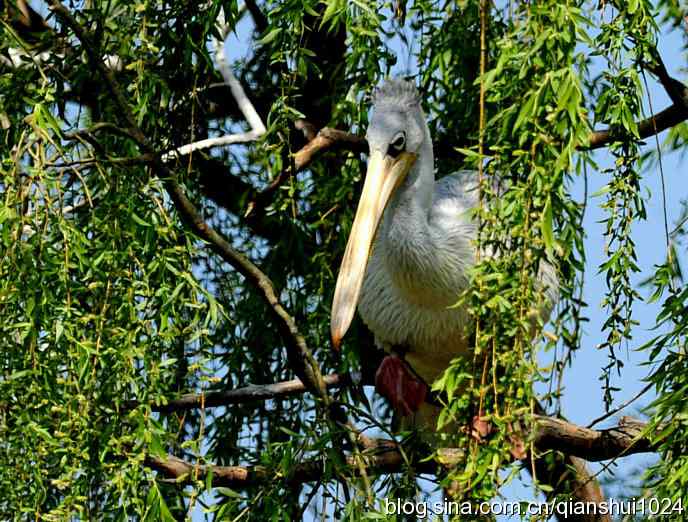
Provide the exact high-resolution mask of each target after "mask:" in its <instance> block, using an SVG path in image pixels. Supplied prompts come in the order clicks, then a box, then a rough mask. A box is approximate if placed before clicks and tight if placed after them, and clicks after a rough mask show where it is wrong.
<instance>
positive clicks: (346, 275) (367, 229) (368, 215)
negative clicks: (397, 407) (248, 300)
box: [330, 151, 416, 349]
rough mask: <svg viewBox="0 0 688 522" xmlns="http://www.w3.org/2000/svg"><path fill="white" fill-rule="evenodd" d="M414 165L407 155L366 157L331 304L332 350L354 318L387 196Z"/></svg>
mask: <svg viewBox="0 0 688 522" xmlns="http://www.w3.org/2000/svg"><path fill="white" fill-rule="evenodd" d="M415 162H416V155H415V154H413V153H410V152H402V153H401V154H399V155H398V156H397V157H396V158H392V157H391V156H389V155H384V154H383V153H381V152H379V151H373V152H372V153H371V155H370V159H369V160H368V171H367V172H366V178H365V183H364V185H363V193H362V194H361V199H360V201H359V202H358V209H357V210H356V217H355V218H354V224H353V226H352V227H351V235H350V236H349V242H348V243H347V244H346V251H345V252H344V258H343V259H342V266H341V268H340V269H339V277H338V278H337V286H336V288H335V291H334V300H333V302H332V321H331V325H330V332H331V335H332V344H333V345H334V347H335V349H339V345H340V344H341V342H342V338H343V337H344V335H345V334H346V331H347V330H348V329H349V325H351V320H352V319H353V317H354V312H355V311H356V305H357V304H358V295H359V293H360V292H361V286H362V285H363V276H364V275H365V270H366V266H367V265H368V256H369V255H370V249H371V246H372V244H373V239H374V238H375V233H376V232H377V227H378V224H379V223H380V218H381V217H382V213H383V212H384V210H385V207H386V206H387V202H388V201H389V198H390V196H391V195H392V193H393V192H394V191H395V190H396V188H397V187H398V186H399V185H400V184H401V183H402V182H403V181H404V179H406V175H407V174H408V173H409V171H410V170H411V167H413V164H414V163H415Z"/></svg>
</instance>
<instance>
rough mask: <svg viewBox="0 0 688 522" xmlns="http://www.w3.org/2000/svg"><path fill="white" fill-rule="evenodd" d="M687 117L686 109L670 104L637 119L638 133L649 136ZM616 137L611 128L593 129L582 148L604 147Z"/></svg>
mask: <svg viewBox="0 0 688 522" xmlns="http://www.w3.org/2000/svg"><path fill="white" fill-rule="evenodd" d="M687 119H688V110H686V109H685V108H683V107H681V106H678V105H672V106H670V107H668V108H666V109H664V110H663V111H661V112H659V113H657V114H655V115H653V116H650V117H649V118H646V119H644V120H641V121H639V122H638V134H639V135H640V139H645V138H649V137H650V136H654V135H655V134H659V133H660V132H662V131H665V130H666V129H669V128H671V127H674V126H675V125H678V124H679V123H682V122H684V121H685V120H687ZM616 139H618V137H617V136H616V135H615V133H614V131H613V130H612V129H604V130H599V131H595V132H593V133H592V134H591V135H590V142H589V145H588V146H587V147H583V150H593V149H600V148H602V147H606V146H607V145H609V144H610V143H612V142H613V141H615V140H616Z"/></svg>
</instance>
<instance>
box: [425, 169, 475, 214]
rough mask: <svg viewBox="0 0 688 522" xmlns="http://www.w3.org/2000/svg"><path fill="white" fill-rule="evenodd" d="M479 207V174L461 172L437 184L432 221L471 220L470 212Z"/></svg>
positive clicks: (470, 171) (446, 177) (466, 171)
mask: <svg viewBox="0 0 688 522" xmlns="http://www.w3.org/2000/svg"><path fill="white" fill-rule="evenodd" d="M477 205H478V172H477V171H473V170H460V171H458V172H455V173H453V174H450V175H448V176H445V177H443V178H442V179H440V180H438V181H437V182H436V183H435V193H434V194H433V199H432V209H431V211H430V221H431V222H434V223H446V222H451V221H454V222H455V221H456V220H457V217H458V218H460V219H461V221H464V222H465V220H469V221H470V216H469V215H468V211H470V210H471V209H473V208H475V207H476V206H477ZM462 218H463V219H462Z"/></svg>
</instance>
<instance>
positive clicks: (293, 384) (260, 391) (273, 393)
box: [127, 373, 355, 413]
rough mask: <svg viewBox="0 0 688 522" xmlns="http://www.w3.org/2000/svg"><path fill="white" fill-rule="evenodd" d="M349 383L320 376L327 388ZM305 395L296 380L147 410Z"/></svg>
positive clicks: (188, 397)
mask: <svg viewBox="0 0 688 522" xmlns="http://www.w3.org/2000/svg"><path fill="white" fill-rule="evenodd" d="M352 380H355V377H354V378H353V379H352V378H351V377H350V376H348V375H340V374H338V373H331V374H329V375H325V376H323V382H324V383H325V386H326V387H327V388H328V389H329V388H341V387H344V386H348V385H349V384H351V382H352ZM305 391H306V386H305V385H304V384H303V382H302V381H301V380H300V379H292V380H290V381H282V382H276V383H273V384H249V385H248V386H244V387H242V388H237V389H235V390H225V391H213V392H208V393H187V394H185V395H182V396H181V397H179V398H178V399H172V400H170V401H168V402H167V404H160V405H153V406H151V409H152V410H153V411H158V412H165V413H168V412H172V411H184V410H193V409H198V408H215V407H218V406H229V405H231V404H245V403H251V402H259V401H268V400H272V399H285V398H287V397H293V396H295V395H300V394H302V393H303V392H305ZM138 404H139V403H138V401H131V402H129V403H128V404H127V408H133V407H136V406H137V405H138Z"/></svg>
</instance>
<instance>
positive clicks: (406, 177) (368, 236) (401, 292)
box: [331, 79, 556, 425]
mask: <svg viewBox="0 0 688 522" xmlns="http://www.w3.org/2000/svg"><path fill="white" fill-rule="evenodd" d="M372 109H373V115H372V118H371V120H370V124H369V126H368V129H367V134H366V139H367V141H368V145H369V149H370V152H369V158H368V168H367V172H366V177H365V182H364V186H363V192H362V194H361V198H360V201H359V203H358V208H357V210H356V216H355V218H354V222H353V225H352V228H351V234H350V236H349V240H348V243H347V246H346V250H345V253H344V257H343V260H342V264H341V268H340V271H339V276H338V279H337V286H336V289H335V294H334V300H333V304H332V317H331V335H332V343H333V345H334V346H335V347H336V348H338V347H339V345H340V343H341V341H342V338H343V337H344V335H345V334H346V331H347V330H348V328H349V326H350V324H351V321H352V319H353V316H354V313H355V310H356V306H357V305H358V311H359V313H360V316H361V318H362V319H363V321H364V322H365V324H366V325H367V326H368V327H369V328H370V330H371V331H372V333H373V334H374V336H375V341H376V344H377V345H378V346H380V347H382V348H383V349H384V350H385V351H386V352H388V353H389V354H390V355H389V356H387V357H385V359H384V360H383V361H382V364H381V365H380V367H379V369H378V371H377V374H376V382H375V384H376V389H377V390H378V392H380V393H381V394H382V395H383V396H385V397H386V398H387V399H388V400H389V401H390V402H391V404H392V406H393V408H394V409H395V410H396V411H397V412H398V413H399V414H401V415H402V416H403V417H406V418H409V417H411V421H412V423H413V424H415V425H419V424H421V423H424V422H426V423H429V422H431V420H432V419H434V418H436V413H437V411H436V409H434V408H433V407H432V406H430V405H428V404H427V403H424V399H425V396H426V393H427V384H430V383H432V382H433V381H435V379H437V378H438V377H439V376H440V375H441V374H442V372H443V371H444V370H445V369H446V368H447V367H448V366H449V364H450V362H451V360H452V359H453V358H455V357H459V356H465V355H466V354H467V353H468V351H469V343H470V333H471V330H472V328H471V322H470V321H471V320H470V318H469V316H468V312H467V310H466V308H465V307H461V306H458V307H456V306H454V305H455V304H456V303H457V301H458V298H459V296H460V294H461V293H462V292H463V291H464V290H465V289H466V288H467V285H468V284H469V277H468V272H469V269H470V268H471V266H473V265H474V263H475V262H476V245H475V238H476V231H477V224H476V223H475V222H474V220H473V218H472V212H471V210H472V209H473V208H474V207H475V206H476V205H477V202H478V190H477V189H478V179H477V174H476V173H475V172H471V171H462V172H459V173H456V174H453V175H450V176H446V177H444V178H442V179H440V180H439V181H435V176H434V159H433V150H432V139H431V136H430V131H429V129H428V126H427V123H426V120H425V116H424V114H423V111H422V109H421V106H420V97H419V94H418V91H417V90H416V88H415V87H414V86H413V84H411V83H409V82H407V81H404V80H398V79H389V80H387V81H386V82H385V83H383V85H382V86H381V87H379V88H378V89H377V91H376V92H375V95H374V99H373V108H372ZM543 278H544V279H545V280H546V285H547V288H548V289H550V290H548V292H549V296H550V298H552V301H553V296H554V293H555V292H556V291H555V290H554V289H555V288H556V280H555V278H554V274H553V271H552V269H551V266H550V267H549V268H548V269H547V270H544V271H542V270H541V274H540V279H543ZM553 292H554V293H553ZM546 313H547V314H549V310H547V312H546ZM404 360H405V362H404Z"/></svg>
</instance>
